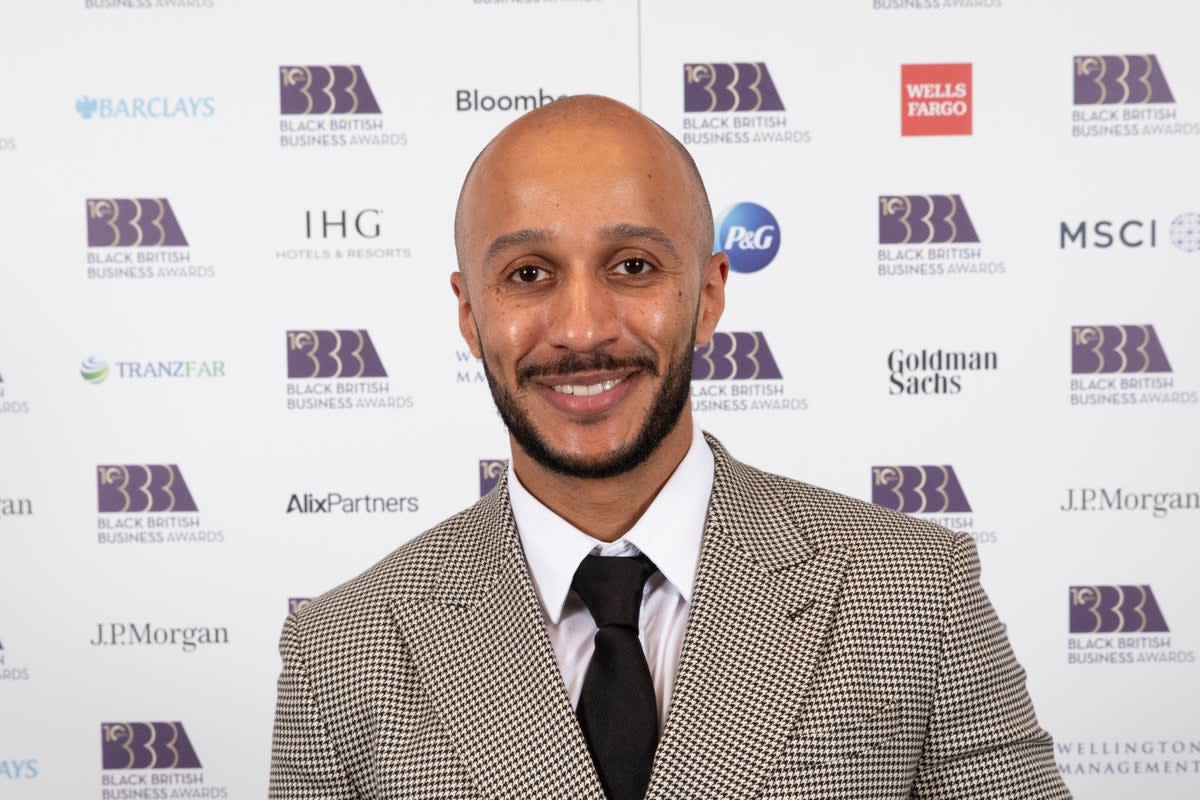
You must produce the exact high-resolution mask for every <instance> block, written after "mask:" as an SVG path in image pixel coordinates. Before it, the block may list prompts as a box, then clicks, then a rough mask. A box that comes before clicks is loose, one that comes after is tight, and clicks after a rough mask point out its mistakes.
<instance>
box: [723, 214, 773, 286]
mask: <svg viewBox="0 0 1200 800" xmlns="http://www.w3.org/2000/svg"><path fill="white" fill-rule="evenodd" d="M779 240H780V232H779V223H778V222H776V220H775V217H774V215H772V214H771V212H770V211H768V210H767V209H765V208H763V207H762V206H760V205H758V204H757V203H738V204H737V205H735V206H734V207H733V208H731V209H729V210H728V211H726V212H725V216H724V217H722V218H721V224H720V226H719V228H718V230H717V242H716V249H717V250H722V251H724V252H725V255H727V256H729V266H730V268H731V269H732V270H733V271H734V272H758V271H759V270H760V269H762V268H763V267H765V266H767V265H768V264H770V263H771V262H772V261H773V260H774V259H775V254H776V253H778V252H779Z"/></svg>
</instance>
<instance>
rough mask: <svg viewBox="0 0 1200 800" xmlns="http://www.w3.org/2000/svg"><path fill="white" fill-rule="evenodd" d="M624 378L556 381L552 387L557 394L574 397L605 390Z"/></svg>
mask: <svg viewBox="0 0 1200 800" xmlns="http://www.w3.org/2000/svg"><path fill="white" fill-rule="evenodd" d="M623 380H625V379H624V378H615V379H613V380H610V381H601V382H600V383H589V384H575V383H556V384H554V386H553V387H552V388H553V389H554V391H556V392H558V393H559V394H569V395H574V396H576V397H587V396H589V395H593V394H600V393H601V392H607V391H608V390H609V389H611V388H613V387H614V386H616V385H617V384H618V383H620V382H621V381H623Z"/></svg>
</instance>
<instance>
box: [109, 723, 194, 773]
mask: <svg viewBox="0 0 1200 800" xmlns="http://www.w3.org/2000/svg"><path fill="white" fill-rule="evenodd" d="M100 754H101V763H102V766H103V768H104V769H200V759H199V758H198V757H197V756H196V750H195V749H194V748H193V747H192V743H191V741H190V740H189V739H188V735H187V733H186V732H185V731H184V729H183V723H182V722H105V723H101V725H100Z"/></svg>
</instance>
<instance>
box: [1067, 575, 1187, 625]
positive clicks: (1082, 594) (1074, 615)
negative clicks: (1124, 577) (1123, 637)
mask: <svg viewBox="0 0 1200 800" xmlns="http://www.w3.org/2000/svg"><path fill="white" fill-rule="evenodd" d="M1169 630H1170V629H1169V628H1168V627H1167V621H1166V620H1165V619H1164V618H1163V614H1162V611H1160V610H1159V608H1158V601H1156V600H1155V599H1154V592H1153V591H1151V590H1150V587H1149V586H1072V587H1071V633H1167V632H1168V631H1169Z"/></svg>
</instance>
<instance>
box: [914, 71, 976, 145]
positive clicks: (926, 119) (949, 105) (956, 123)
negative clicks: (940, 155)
mask: <svg viewBox="0 0 1200 800" xmlns="http://www.w3.org/2000/svg"><path fill="white" fill-rule="evenodd" d="M970 134H971V65H970V64H969V63H968V64H903V65H901V67H900V135H901V136H963V135H966V136H969V135H970Z"/></svg>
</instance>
